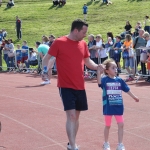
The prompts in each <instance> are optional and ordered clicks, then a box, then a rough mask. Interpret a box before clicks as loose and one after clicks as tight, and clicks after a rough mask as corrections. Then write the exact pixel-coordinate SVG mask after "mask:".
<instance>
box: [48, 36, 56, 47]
mask: <svg viewBox="0 0 150 150" xmlns="http://www.w3.org/2000/svg"><path fill="white" fill-rule="evenodd" d="M54 40H55V36H54V35H52V34H51V35H50V36H49V43H48V46H49V47H51V45H52V43H53V42H54Z"/></svg>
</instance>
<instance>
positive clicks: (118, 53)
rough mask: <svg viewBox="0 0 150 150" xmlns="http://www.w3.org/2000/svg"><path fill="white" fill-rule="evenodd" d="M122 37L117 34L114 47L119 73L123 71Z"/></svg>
mask: <svg viewBox="0 0 150 150" xmlns="http://www.w3.org/2000/svg"><path fill="white" fill-rule="evenodd" d="M121 46H122V44H121V37H120V36H116V43H115V44H114V45H113V49H114V58H113V59H114V60H115V62H116V64H117V67H118V73H121V66H120V59H121Z"/></svg>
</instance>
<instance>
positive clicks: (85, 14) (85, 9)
mask: <svg viewBox="0 0 150 150" xmlns="http://www.w3.org/2000/svg"><path fill="white" fill-rule="evenodd" d="M82 9H83V15H84V21H86V17H87V12H88V7H87V5H86V4H84V6H83V8H82Z"/></svg>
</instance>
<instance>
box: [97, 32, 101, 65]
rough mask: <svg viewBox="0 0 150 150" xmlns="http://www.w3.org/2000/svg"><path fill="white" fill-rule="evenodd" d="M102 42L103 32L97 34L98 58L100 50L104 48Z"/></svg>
mask: <svg viewBox="0 0 150 150" xmlns="http://www.w3.org/2000/svg"><path fill="white" fill-rule="evenodd" d="M102 44H103V39H102V36H101V34H98V35H96V50H97V52H96V58H98V59H99V57H100V56H99V51H100V49H102V48H103V47H102ZM98 63H101V62H100V60H99V61H98Z"/></svg>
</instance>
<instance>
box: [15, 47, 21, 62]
mask: <svg viewBox="0 0 150 150" xmlns="http://www.w3.org/2000/svg"><path fill="white" fill-rule="evenodd" d="M21 58H22V53H21V50H19V49H17V50H16V59H17V61H20V60H21Z"/></svg>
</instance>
